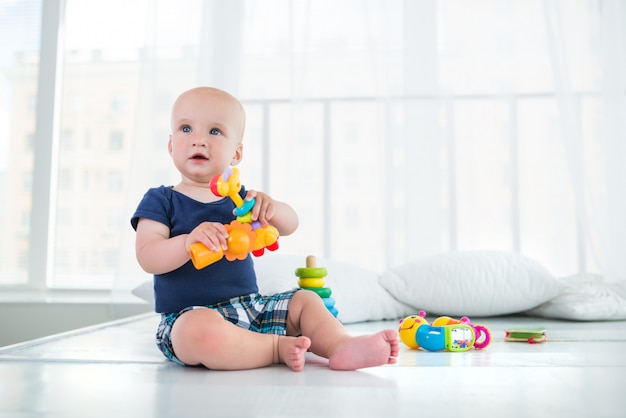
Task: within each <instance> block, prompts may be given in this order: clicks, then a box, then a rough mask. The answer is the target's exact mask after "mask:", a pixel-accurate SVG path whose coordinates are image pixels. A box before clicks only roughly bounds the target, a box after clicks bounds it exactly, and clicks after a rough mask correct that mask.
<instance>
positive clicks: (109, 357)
mask: <svg viewBox="0 0 626 418" xmlns="http://www.w3.org/2000/svg"><path fill="white" fill-rule="evenodd" d="M157 322H158V318H157V316H156V315H153V314H150V315H142V316H139V317H136V318H132V319H130V320H123V321H118V322H115V323H111V324H105V325H103V326H99V327H93V328H89V329H84V330H78V331H76V332H72V333H66V334H62V335H59V336H54V337H50V338H47V339H41V340H35V341H32V342H29V343H24V344H19V345H15V346H11V347H6V348H3V349H0V417H99V416H107V417H133V418H136V417H182V416H211V417H272V418H277V417H324V418H330V417H412V418H413V417H455V418H459V417H481V418H482V417H568V418H573V417H593V418H600V417H626V390H625V389H624V388H625V384H626V321H620V322H597V323H576V322H566V321H551V320H542V319H536V318H527V317H502V318H486V319H481V320H477V319H476V318H473V322H475V323H483V324H485V325H487V326H488V327H489V328H490V329H491V331H492V333H493V336H494V342H493V343H492V344H491V345H490V346H489V347H488V348H487V349H485V350H482V351H476V350H470V351H467V352H464V353H448V352H425V351H419V350H418V351H415V350H410V349H408V348H406V347H404V346H403V350H402V352H401V355H400V359H399V363H398V364H397V365H392V366H383V367H376V368H369V369H364V370H359V371H355V372H335V371H331V370H329V369H328V368H327V367H325V364H324V360H323V359H320V358H318V357H315V356H312V355H311V357H310V359H309V360H310V362H309V364H308V365H307V367H306V368H305V370H304V371H303V372H301V373H295V372H291V371H290V370H288V369H287V368H286V367H284V366H273V367H269V368H265V369H260V370H250V371H242V372H216V371H208V370H205V369H200V368H184V367H180V366H176V365H174V364H172V363H168V362H166V361H165V360H164V359H163V357H162V356H161V354H160V353H159V352H158V351H157V349H156V347H155V346H154V343H153V334H154V331H155V327H156V324H157ZM538 325H539V326H545V327H546V329H547V334H548V341H547V342H545V343H541V344H532V345H531V344H527V343H511V342H505V341H504V330H505V329H506V328H512V327H524V326H538ZM386 327H392V328H396V327H397V322H395V321H390V322H386V323H382V322H372V323H362V324H350V325H348V328H349V329H350V330H351V332H352V333H353V334H362V333H365V332H370V331H373V330H378V329H382V328H386Z"/></svg>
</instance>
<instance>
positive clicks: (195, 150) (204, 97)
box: [168, 87, 246, 182]
mask: <svg viewBox="0 0 626 418" xmlns="http://www.w3.org/2000/svg"><path fill="white" fill-rule="evenodd" d="M245 123H246V116H245V112H244V110H243V106H242V105H241V103H239V100H237V99H236V98H234V97H233V96H232V95H230V94H229V93H227V92H225V91H223V90H219V89H216V88H212V87H196V88H193V89H191V90H187V91H185V92H184V93H182V94H181V95H180V96H178V98H177V99H176V101H175V102H174V106H173V107H172V119H171V124H172V133H171V135H170V139H169V142H168V150H169V153H170V155H171V156H172V159H173V161H174V165H175V166H176V168H177V169H178V171H179V172H180V173H181V174H182V175H183V178H186V179H189V180H192V181H195V182H205V181H208V180H210V179H211V178H212V177H213V176H215V175H217V174H221V173H222V172H223V171H224V170H226V168H227V167H228V166H232V165H237V164H239V162H240V161H241V158H242V155H243V144H242V139H243V134H244V129H245Z"/></svg>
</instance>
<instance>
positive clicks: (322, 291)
mask: <svg viewBox="0 0 626 418" xmlns="http://www.w3.org/2000/svg"><path fill="white" fill-rule="evenodd" d="M302 289H305V290H312V291H313V292H315V293H317V294H318V295H319V297H321V298H322V299H324V298H327V297H330V295H331V294H332V293H333V291H332V290H330V287H317V288H315V287H303V288H302Z"/></svg>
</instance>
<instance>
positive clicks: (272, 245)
mask: <svg viewBox="0 0 626 418" xmlns="http://www.w3.org/2000/svg"><path fill="white" fill-rule="evenodd" d="M240 190H241V182H240V180H239V169H237V168H235V167H232V168H231V167H229V168H228V169H227V170H226V171H225V172H224V173H223V174H220V175H218V176H215V177H213V178H212V179H211V191H212V192H213V194H214V195H216V196H220V197H225V196H228V197H230V198H231V200H232V201H233V203H235V206H237V208H236V209H235V210H234V214H235V216H237V219H235V220H234V221H232V222H231V223H230V224H228V225H224V227H225V228H226V231H227V232H228V238H227V239H226V243H227V248H226V249H225V250H222V249H219V250H217V251H212V250H210V249H208V248H207V247H206V246H205V245H204V244H202V243H200V242H197V243H195V244H192V245H191V247H190V248H189V253H190V254H191V262H192V263H193V265H194V267H195V268H196V269H198V270H200V269H202V268H204V267H206V266H208V265H209V264H213V263H215V262H216V261H218V260H221V259H222V257H226V259H227V260H228V261H233V260H245V258H246V257H247V256H248V254H249V253H252V254H253V255H254V256H257V257H259V256H261V255H263V254H264V252H265V249H266V248H267V249H268V250H270V251H275V250H277V249H278V230H277V229H276V228H275V227H273V226H271V225H265V226H261V224H260V223H259V222H257V221H252V208H253V207H254V203H255V199H251V200H243V199H242V198H241V196H239V191H240Z"/></svg>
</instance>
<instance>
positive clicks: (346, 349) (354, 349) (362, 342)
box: [329, 329, 400, 370]
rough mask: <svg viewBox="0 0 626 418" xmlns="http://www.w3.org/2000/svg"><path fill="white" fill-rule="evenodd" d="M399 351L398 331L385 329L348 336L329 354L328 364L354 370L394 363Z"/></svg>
mask: <svg viewBox="0 0 626 418" xmlns="http://www.w3.org/2000/svg"><path fill="white" fill-rule="evenodd" d="M399 353H400V343H399V342H398V333H397V331H395V330H391V329H387V330H384V331H380V332H378V333H376V334H371V335H363V336H358V337H352V338H350V339H349V340H348V341H347V342H346V343H345V344H344V345H342V346H340V347H339V348H338V349H337V350H336V351H335V352H334V353H333V354H332V355H331V356H330V358H329V364H330V368H331V369H333V370H356V369H361V368H364V367H373V366H380V365H383V364H394V363H395V362H396V361H397V357H398V354H399Z"/></svg>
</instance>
